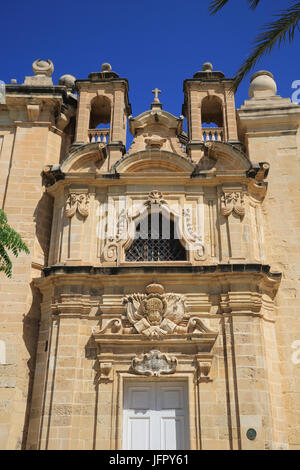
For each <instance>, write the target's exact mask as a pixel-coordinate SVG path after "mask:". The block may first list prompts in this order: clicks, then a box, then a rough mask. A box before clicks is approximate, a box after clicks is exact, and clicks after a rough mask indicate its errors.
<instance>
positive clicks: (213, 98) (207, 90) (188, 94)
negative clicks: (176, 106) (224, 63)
mask: <svg viewBox="0 0 300 470" xmlns="http://www.w3.org/2000/svg"><path fill="white" fill-rule="evenodd" d="M231 85H232V79H230V78H226V77H225V75H224V74H223V72H218V71H213V66H212V64H211V63H209V62H206V63H205V64H203V67H202V71H200V72H197V73H195V75H194V76H193V78H188V79H186V80H184V82H183V91H184V104H183V107H182V114H183V115H184V116H185V117H186V119H187V123H188V139H189V140H188V145H187V149H188V152H189V155H190V157H191V158H192V159H193V160H196V161H198V160H199V158H200V157H201V156H202V154H203V150H202V149H203V143H205V142H207V141H222V142H229V143H237V141H238V136H237V123H236V112H235V102H234V94H233V92H232V91H231Z"/></svg>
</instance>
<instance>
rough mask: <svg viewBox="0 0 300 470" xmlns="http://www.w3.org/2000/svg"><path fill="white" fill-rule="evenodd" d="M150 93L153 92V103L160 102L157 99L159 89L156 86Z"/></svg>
mask: <svg viewBox="0 0 300 470" xmlns="http://www.w3.org/2000/svg"><path fill="white" fill-rule="evenodd" d="M152 93H153V94H154V103H160V101H159V99H158V93H161V90H159V89H158V88H154V90H152Z"/></svg>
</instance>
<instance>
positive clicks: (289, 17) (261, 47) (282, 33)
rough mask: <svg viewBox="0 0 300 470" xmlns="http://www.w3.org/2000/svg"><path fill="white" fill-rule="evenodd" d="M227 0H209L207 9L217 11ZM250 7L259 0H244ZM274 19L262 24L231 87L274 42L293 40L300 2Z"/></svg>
mask: <svg viewBox="0 0 300 470" xmlns="http://www.w3.org/2000/svg"><path fill="white" fill-rule="evenodd" d="M228 1H229V0H213V1H211V2H210V5H209V10H210V12H211V14H215V13H217V12H218V11H219V10H220V9H221V8H223V7H224V5H226V3H228ZM246 1H247V2H248V3H249V7H250V8H251V9H253V10H254V9H255V8H256V7H257V6H258V4H259V3H260V0H246ZM275 17H276V20H275V21H273V22H272V23H267V24H265V25H264V27H263V29H262V32H261V33H259V34H258V35H257V36H256V38H255V40H254V43H253V48H252V50H251V52H250V54H249V56H248V57H247V59H246V60H245V61H244V62H243V63H242V65H241V67H240V68H239V70H238V71H237V73H236V75H235V77H234V82H233V89H234V90H236V89H237V87H238V86H239V84H240V83H241V81H242V80H243V78H244V77H245V75H247V74H248V73H249V72H250V71H251V70H252V69H253V67H254V66H255V65H256V63H257V62H258V61H259V60H260V59H261V57H262V56H263V55H264V54H265V53H266V52H269V53H270V52H271V50H272V49H273V47H274V46H275V44H276V43H278V45H279V46H280V45H281V43H282V42H285V41H286V39H288V41H289V43H291V42H292V41H293V40H294V35H295V30H296V29H298V22H299V19H300V2H296V3H295V2H293V3H292V4H291V6H290V7H289V8H287V9H286V10H283V11H281V12H280V13H277V14H276V15H275Z"/></svg>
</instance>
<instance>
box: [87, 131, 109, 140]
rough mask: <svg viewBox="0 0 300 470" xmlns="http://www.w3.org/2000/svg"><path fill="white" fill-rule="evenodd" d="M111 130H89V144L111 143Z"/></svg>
mask: <svg viewBox="0 0 300 470" xmlns="http://www.w3.org/2000/svg"><path fill="white" fill-rule="evenodd" d="M109 133H110V129H89V131H88V137H89V142H91V143H92V142H98V143H100V142H101V143H103V144H108V143H109Z"/></svg>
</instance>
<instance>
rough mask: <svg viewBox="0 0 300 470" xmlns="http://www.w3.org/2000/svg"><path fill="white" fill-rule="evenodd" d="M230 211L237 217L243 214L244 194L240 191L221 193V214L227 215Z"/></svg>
mask: <svg viewBox="0 0 300 470" xmlns="http://www.w3.org/2000/svg"><path fill="white" fill-rule="evenodd" d="M232 213H235V214H236V215H238V216H239V217H244V215H245V201H244V194H243V193H242V192H241V191H231V192H227V191H226V192H225V191H224V192H223V193H222V195H221V215H224V216H226V217H228V216H229V215H230V214H232Z"/></svg>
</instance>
